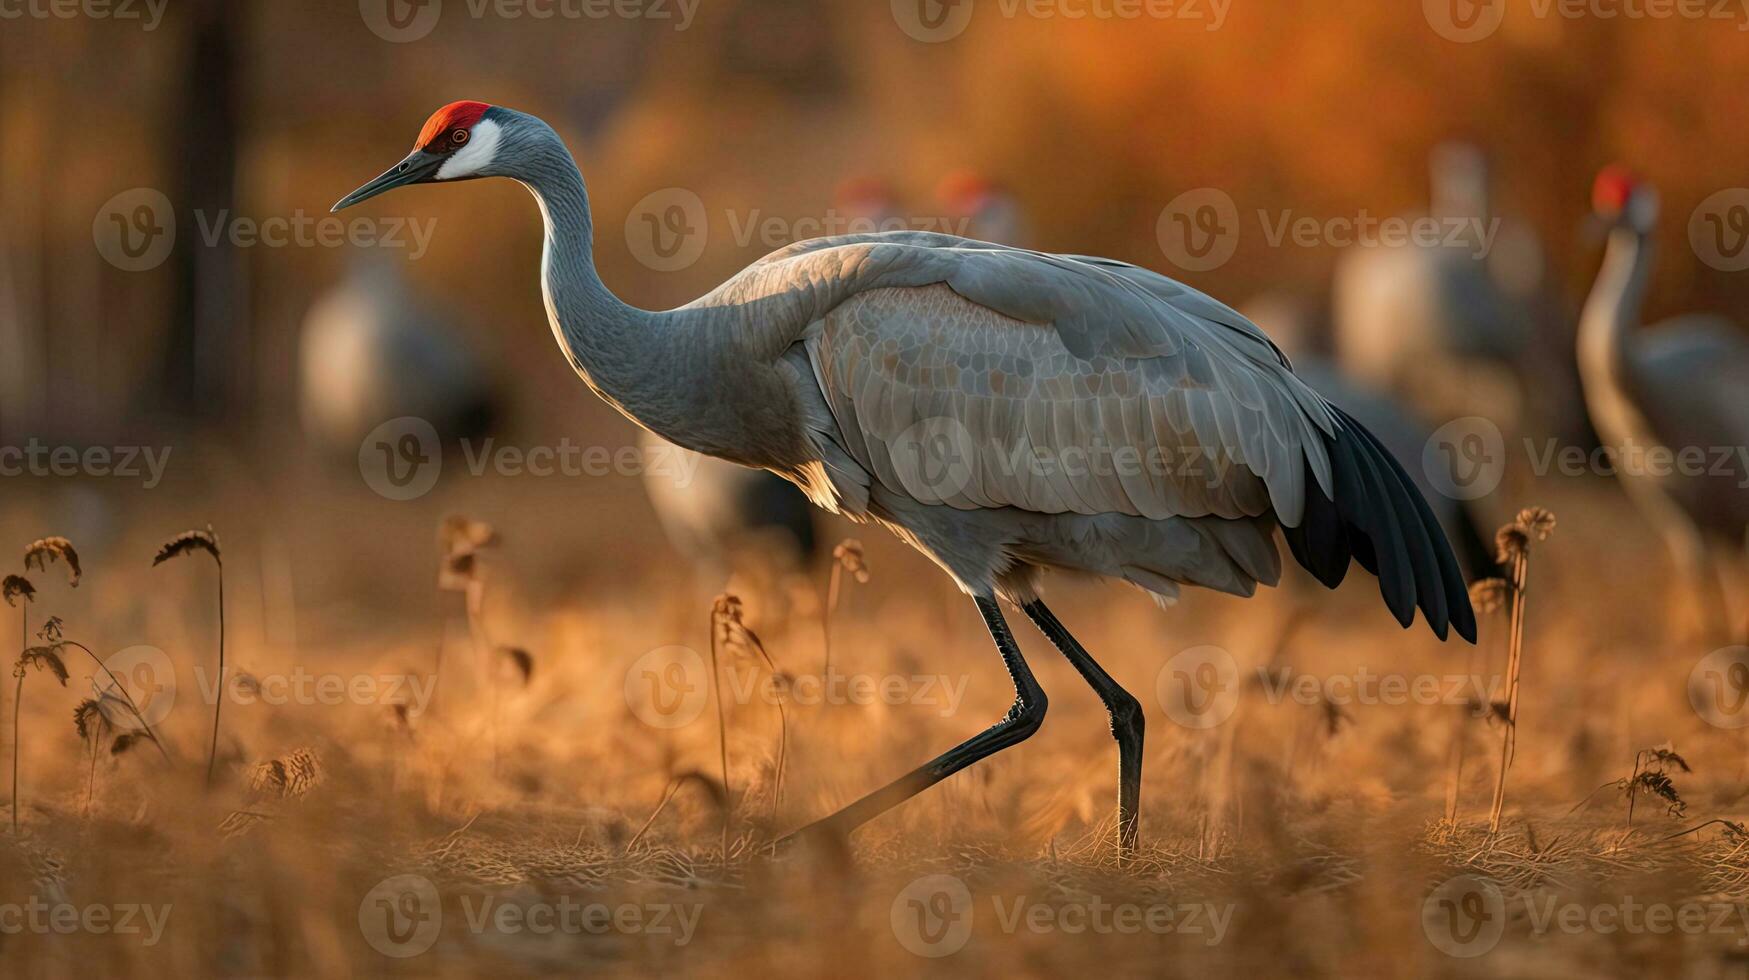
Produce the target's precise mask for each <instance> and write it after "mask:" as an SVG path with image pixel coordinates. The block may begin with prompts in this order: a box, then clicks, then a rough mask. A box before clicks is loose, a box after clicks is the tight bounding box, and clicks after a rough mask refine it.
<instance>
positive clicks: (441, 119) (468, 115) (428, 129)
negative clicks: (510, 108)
mask: <svg viewBox="0 0 1749 980" xmlns="http://www.w3.org/2000/svg"><path fill="white" fill-rule="evenodd" d="M490 108H492V107H491V106H489V105H487V104H486V103H484V102H451V103H450V104H449V105H446V106H444V107H443V108H441V109H439V110H437V111H436V112H434V113H432V114H431V118H430V119H427V120H425V128H424V129H422V130H420V131H419V139H418V141H417V142H415V143H414V144H413V148H414V149H417V150H423V149H425V148H426V147H428V146H430V145H431V144H432V143H435V142H437V141H438V140H441V139H443V138H444V136H445V135H446V134H448V133H449V132H450V131H451V130H456V129H472V128H474V123H477V122H479V121H480V117H481V116H483V115H485V114H486V110H487V109H490Z"/></svg>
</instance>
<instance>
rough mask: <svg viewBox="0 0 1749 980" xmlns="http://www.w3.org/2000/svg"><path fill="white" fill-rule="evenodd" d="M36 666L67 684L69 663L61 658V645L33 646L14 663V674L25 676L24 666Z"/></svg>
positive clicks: (64, 685) (15, 675)
mask: <svg viewBox="0 0 1749 980" xmlns="http://www.w3.org/2000/svg"><path fill="white" fill-rule="evenodd" d="M26 667H35V668H36V669H37V670H46V671H48V672H49V673H51V674H54V675H55V680H58V681H60V682H61V686H62V687H66V686H67V665H66V663H64V662H63V661H62V660H61V651H60V648H59V647H31V648H30V649H28V650H26V651H24V653H22V654H20V655H19V657H18V663H17V664H15V665H13V668H12V676H14V677H23V676H24V668H26Z"/></svg>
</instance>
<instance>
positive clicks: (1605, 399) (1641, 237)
mask: <svg viewBox="0 0 1749 980" xmlns="http://www.w3.org/2000/svg"><path fill="white" fill-rule="evenodd" d="M1651 269H1652V243H1651V241H1650V238H1649V236H1647V235H1645V234H1642V233H1640V232H1638V231H1635V230H1633V229H1630V228H1616V229H1614V230H1612V231H1611V232H1610V233H1609V245H1608V247H1607V248H1606V249H1605V250H1604V255H1603V268H1602V269H1601V270H1599V272H1598V273H1597V281H1596V283H1594V284H1593V285H1592V287H1591V295H1590V296H1589V297H1587V298H1586V300H1585V308H1584V310H1583V311H1582V312H1581V313H1580V315H1579V350H1578V356H1579V373H1580V376H1581V377H1582V379H1583V380H1584V382H1585V400H1586V401H1587V402H1588V403H1589V405H1590V408H1591V414H1592V417H1593V420H1594V421H1595V422H1596V423H1597V426H1598V428H1599V429H1600V430H1602V431H1600V432H1599V435H1602V436H1603V437H1604V438H1605V439H1606V440H1607V441H1609V442H1611V443H1617V444H1619V443H1623V442H1626V441H1628V440H1629V439H1634V440H1641V441H1645V442H1648V443H1649V441H1650V438H1651V436H1650V433H1649V432H1647V431H1646V428H1647V427H1646V425H1645V422H1644V420H1643V419H1642V418H1641V416H1640V414H1639V411H1638V410H1637V409H1636V408H1635V407H1634V402H1633V399H1632V398H1631V397H1630V396H1629V393H1628V391H1627V353H1626V351H1627V343H1628V338H1629V335H1630V332H1631V331H1632V330H1633V329H1634V328H1635V326H1636V325H1637V324H1638V323H1639V320H1640V310H1641V305H1642V303H1643V302H1644V300H1645V296H1646V281H1647V279H1648V278H1649V277H1650V274H1651Z"/></svg>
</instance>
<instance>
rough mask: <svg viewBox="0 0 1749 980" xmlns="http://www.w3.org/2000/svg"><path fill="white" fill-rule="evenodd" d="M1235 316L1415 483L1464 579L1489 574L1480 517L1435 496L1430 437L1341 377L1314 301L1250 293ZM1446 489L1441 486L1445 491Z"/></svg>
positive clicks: (1388, 403)
mask: <svg viewBox="0 0 1749 980" xmlns="http://www.w3.org/2000/svg"><path fill="white" fill-rule="evenodd" d="M1239 312H1240V313H1241V314H1243V315H1244V316H1245V318H1246V319H1247V320H1250V321H1251V322H1252V323H1255V324H1257V325H1258V326H1259V327H1262V328H1263V330H1264V332H1265V333H1267V334H1269V338H1270V339H1271V340H1273V341H1275V344H1276V346H1278V347H1280V348H1281V349H1282V352H1283V353H1285V354H1286V355H1287V356H1288V359H1289V360H1290V361H1292V362H1293V366H1294V374H1295V375H1296V376H1297V377H1298V378H1299V379H1300V380H1301V381H1304V382H1305V383H1306V384H1307V385H1308V386H1309V387H1310V388H1311V389H1312V390H1313V391H1315V392H1317V393H1318V394H1320V395H1323V396H1324V397H1325V398H1326V399H1328V400H1329V401H1331V402H1333V403H1335V404H1337V405H1341V406H1342V410H1343V411H1345V412H1347V413H1348V414H1349V415H1351V416H1353V417H1354V419H1355V421H1357V422H1359V423H1360V424H1361V425H1363V426H1365V427H1366V429H1367V431H1369V432H1371V433H1372V434H1373V435H1374V436H1376V437H1377V438H1378V441H1379V443H1380V444H1381V445H1383V446H1384V447H1385V449H1387V450H1389V451H1390V453H1391V455H1392V456H1394V457H1396V459H1397V462H1398V463H1400V464H1402V466H1403V471H1404V472H1405V473H1407V474H1409V478H1410V479H1411V480H1413V481H1414V483H1415V489H1417V490H1419V491H1421V496H1422V497H1423V498H1425V499H1426V501H1427V505H1428V507H1429V508H1431V509H1432V511H1433V516H1434V517H1435V518H1436V519H1437V520H1438V521H1439V526H1440V528H1441V529H1442V530H1444V531H1445V536H1446V539H1447V540H1448V541H1450V542H1451V544H1452V546H1453V547H1454V548H1456V549H1457V557H1458V562H1459V564H1460V565H1461V566H1462V567H1463V571H1464V575H1465V577H1466V578H1469V579H1471V580H1474V579H1478V578H1484V577H1487V576H1490V575H1493V574H1495V573H1496V572H1497V571H1498V565H1497V564H1496V563H1495V561H1494V551H1493V549H1492V547H1491V546H1490V543H1489V541H1488V539H1487V537H1486V536H1485V535H1484V534H1483V532H1482V529H1483V528H1484V527H1486V526H1487V522H1486V518H1485V515H1483V514H1480V513H1478V512H1477V511H1476V510H1474V509H1473V505H1472V504H1471V503H1470V502H1467V501H1462V500H1457V499H1454V498H1453V497H1450V496H1447V495H1446V494H1445V493H1444V492H1442V491H1441V490H1440V488H1439V486H1438V485H1437V484H1436V483H1435V482H1434V481H1433V480H1432V479H1430V478H1429V475H1428V472H1427V468H1426V465H1425V460H1426V449H1427V443H1428V440H1429V439H1431V438H1433V435H1434V432H1433V430H1432V429H1430V428H1428V427H1427V426H1426V425H1424V424H1422V422H1421V421H1420V420H1419V419H1418V418H1417V416H1416V413H1415V411H1414V410H1413V409H1411V408H1410V407H1409V406H1407V405H1405V404H1403V403H1402V402H1401V401H1400V400H1398V399H1396V398H1393V397H1392V396H1391V395H1389V394H1387V393H1385V392H1382V391H1375V390H1373V389H1371V388H1369V387H1367V386H1366V385H1364V384H1362V383H1360V382H1358V381H1355V380H1354V379H1353V378H1350V377H1348V375H1346V374H1344V373H1343V372H1342V370H1341V368H1339V367H1338V366H1337V364H1336V362H1335V360H1333V359H1332V358H1331V357H1330V354H1329V334H1330V331H1329V322H1328V318H1327V317H1326V316H1324V315H1323V311H1322V310H1321V309H1320V308H1319V306H1318V305H1317V304H1313V303H1312V302H1310V301H1309V300H1308V299H1306V298H1304V297H1300V296H1294V295H1291V294H1288V293H1286V292H1281V291H1271V292H1266V293H1262V294H1260V295H1257V296H1253V297H1252V298H1251V299H1250V300H1247V301H1246V302H1245V304H1244V305H1242V306H1240V307H1239ZM1450 486H1451V484H1447V487H1448V488H1449V487H1450Z"/></svg>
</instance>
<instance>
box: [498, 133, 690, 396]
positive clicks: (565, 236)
mask: <svg viewBox="0 0 1749 980" xmlns="http://www.w3.org/2000/svg"><path fill="white" fill-rule="evenodd" d="M518 122H519V125H517V126H516V127H515V128H513V129H509V130H507V131H506V134H505V145H504V146H502V147H501V148H500V150H499V152H500V154H504V155H510V156H512V158H513V159H515V160H516V164H515V169H514V171H513V172H511V173H509V176H511V177H514V178H515V179H516V180H517V181H519V182H521V183H522V185H523V186H524V187H527V188H528V189H529V191H530V192H531V193H533V194H534V199H535V201H536V202H537V203H539V205H540V210H541V217H542V218H543V219H544V221H545V223H546V243H545V248H544V249H543V250H542V255H541V293H542V295H543V296H544V298H545V300H546V307H547V320H548V322H549V323H550V324H551V326H552V328H553V337H554V338H555V339H556V340H558V342H559V347H560V349H561V350H563V351H564V353H565V356H566V357H567V358H568V359H569V360H570V362H571V366H572V367H574V368H575V369H576V370H577V373H578V374H580V375H582V377H583V380H584V381H586V382H588V383H589V386H590V387H591V388H594V389H595V391H596V392H597V393H598V394H600V395H601V396H602V397H603V398H605V399H607V400H608V401H609V402H611V403H613V404H614V405H615V406H616V407H618V408H619V409H620V410H621V411H623V412H626V414H628V415H630V414H631V411H630V409H631V406H630V405H629V404H628V403H627V399H628V396H629V395H630V394H631V392H632V391H633V390H635V389H636V386H637V384H636V383H637V381H638V379H639V376H640V375H641V373H642V368H641V365H640V361H642V360H643V358H641V357H640V356H639V354H640V352H641V351H643V349H644V348H645V347H646V346H647V345H648V342H649V341H650V339H651V338H650V336H649V334H650V332H651V331H652V330H653V329H654V328H655V326H656V324H655V322H654V321H655V319H656V317H655V315H654V314H651V313H648V312H646V311H644V310H639V309H636V308H634V307H631V306H628V305H627V304H625V303H622V302H621V301H620V299H619V297H617V296H615V295H614V294H613V292H612V291H611V290H609V289H608V288H607V285H606V284H605V283H603V282H602V281H601V276H600V274H599V273H597V272H596V270H595V242H594V236H595V222H594V220H593V219H592V218H591V217H590V214H589V195H588V193H587V192H586V191H585V190H584V188H583V175H582V173H581V172H579V171H578V169H577V164H576V162H575V161H574V160H573V159H572V158H571V152H570V151H569V150H567V149H566V148H565V144H564V141H562V140H560V139H559V136H558V134H557V133H554V132H553V131H552V129H551V128H550V127H548V126H547V125H546V124H545V123H543V122H541V121H540V120H538V119H535V118H534V117H532V116H522V117H521V118H520V119H519V120H518ZM516 144H521V145H516Z"/></svg>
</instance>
